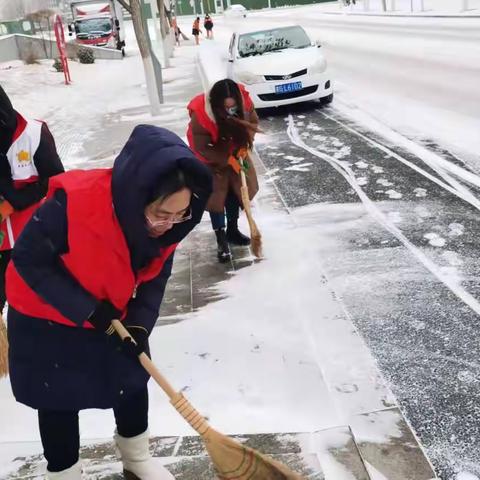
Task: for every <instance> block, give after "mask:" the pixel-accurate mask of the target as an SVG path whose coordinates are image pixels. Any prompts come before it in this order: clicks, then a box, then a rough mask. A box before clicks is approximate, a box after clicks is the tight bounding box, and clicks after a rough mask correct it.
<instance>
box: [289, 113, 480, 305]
mask: <svg viewBox="0 0 480 480" xmlns="http://www.w3.org/2000/svg"><path fill="white" fill-rule="evenodd" d="M287 135H288V137H289V139H290V141H291V142H292V143H293V144H294V145H296V146H297V147H299V148H302V149H303V150H305V151H307V152H309V153H310V154H311V155H313V156H315V157H317V158H320V159H321V160H324V161H326V162H327V163H328V164H329V165H330V166H331V167H332V168H334V169H335V170H336V171H337V172H338V173H339V174H340V175H342V177H343V178H345V180H346V181H347V182H348V184H349V185H350V186H351V187H352V188H353V190H355V192H356V193H357V195H358V197H359V198H360V200H361V202H362V203H363V205H364V207H365V209H366V210H367V212H368V213H369V214H370V215H371V216H372V217H373V218H374V219H375V220H376V221H377V223H379V224H380V225H381V226H383V227H384V228H385V230H387V231H388V232H390V233H391V234H392V235H393V236H394V237H395V238H396V239H397V240H398V241H400V242H401V243H402V244H403V245H404V246H405V247H406V248H407V249H408V250H409V251H410V253H412V255H413V256H414V257H415V258H416V259H417V260H418V261H419V262H420V263H421V264H422V265H423V266H424V267H425V268H426V269H427V270H429V271H430V273H431V274H432V275H433V276H434V277H435V278H437V280H439V281H440V282H441V283H443V284H444V285H445V286H446V287H447V288H448V289H449V290H450V291H451V292H452V293H454V294H455V295H456V296H457V297H458V298H459V299H460V300H461V301H463V302H464V303H465V304H466V305H468V306H469V307H470V308H471V309H472V310H473V311H474V312H475V313H476V314H477V315H480V302H479V301H478V300H477V299H476V298H475V297H474V296H473V295H471V294H470V293H469V292H467V291H466V290H465V289H464V288H463V287H462V286H461V285H459V284H457V283H456V282H455V281H452V279H451V278H450V277H449V276H448V275H445V274H444V273H443V272H442V270H441V268H440V267H439V266H438V265H437V264H436V263H435V262H433V261H431V260H430V259H429V258H428V257H427V256H426V255H425V254H424V253H423V252H422V251H421V250H420V249H419V248H417V247H416V246H415V245H413V243H411V242H410V240H408V238H407V237H406V236H405V235H404V234H403V233H402V232H401V231H400V230H399V229H398V228H397V227H396V226H395V225H394V224H393V223H392V222H391V221H389V220H388V218H387V217H386V216H385V215H384V214H383V213H382V212H381V210H380V209H379V208H378V207H377V206H376V205H375V203H374V202H373V201H372V200H371V199H370V198H369V197H368V196H367V194H366V193H365V192H364V191H363V190H362V188H361V187H360V185H359V184H358V182H357V180H356V178H355V174H354V173H353V171H352V170H351V168H350V167H348V166H346V165H344V164H343V163H342V162H341V161H339V160H337V159H336V158H334V157H332V156H331V155H328V154H326V153H323V152H320V151H318V150H316V149H315V148H312V147H309V146H308V145H307V144H305V142H304V141H303V140H302V138H301V137H300V134H299V132H298V129H297V128H296V126H295V122H294V120H293V116H292V115H289V116H288V127H287Z"/></svg>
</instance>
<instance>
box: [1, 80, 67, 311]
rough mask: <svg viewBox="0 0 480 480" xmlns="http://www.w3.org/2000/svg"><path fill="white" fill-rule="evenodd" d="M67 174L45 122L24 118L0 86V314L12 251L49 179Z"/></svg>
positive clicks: (45, 190)
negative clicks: (0, 211)
mask: <svg viewBox="0 0 480 480" xmlns="http://www.w3.org/2000/svg"><path fill="white" fill-rule="evenodd" d="M63 171H64V168H63V165H62V162H61V161H60V158H59V156H58V153H57V149H56V147H55V141H54V139H53V136H52V134H51V133H50V130H49V129H48V126H47V124H46V123H45V122H41V121H39V120H31V119H27V118H25V117H23V116H22V115H21V114H20V113H18V112H17V111H16V110H15V109H14V108H13V106H12V103H11V102H10V99H9V98H8V96H7V94H6V93H5V90H4V89H3V88H2V87H1V86H0V197H1V199H2V200H3V201H2V212H3V214H2V219H1V226H0V229H1V232H2V236H3V241H2V242H1V245H0V314H1V312H2V311H3V308H4V306H5V301H6V299H5V271H6V268H7V264H8V262H9V260H10V256H11V251H12V248H13V247H14V245H15V241H16V240H17V238H18V236H19V235H20V232H21V231H22V229H23V227H24V225H25V224H26V223H27V222H28V220H29V219H30V217H31V216H32V214H33V212H34V211H35V209H36V208H37V207H38V205H39V202H40V201H41V200H42V198H43V197H45V194H46V193H47V189H48V181H49V178H50V177H52V176H54V175H57V174H59V173H62V172H63Z"/></svg>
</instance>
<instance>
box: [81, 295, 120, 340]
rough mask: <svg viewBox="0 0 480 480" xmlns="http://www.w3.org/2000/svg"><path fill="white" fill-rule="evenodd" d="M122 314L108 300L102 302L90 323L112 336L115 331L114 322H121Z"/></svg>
mask: <svg viewBox="0 0 480 480" xmlns="http://www.w3.org/2000/svg"><path fill="white" fill-rule="evenodd" d="M121 314H122V312H121V311H120V310H117V309H116V308H115V307H114V306H113V305H112V304H111V303H110V302H109V301H108V300H102V301H101V302H99V303H98V304H97V308H95V310H94V311H93V313H92V314H91V315H90V317H89V318H88V321H89V322H90V323H91V324H92V325H93V326H94V327H95V328H96V329H97V330H101V331H102V332H105V333H106V334H107V335H111V334H112V333H113V332H114V331H115V329H114V328H113V326H112V320H119V319H120V316H121Z"/></svg>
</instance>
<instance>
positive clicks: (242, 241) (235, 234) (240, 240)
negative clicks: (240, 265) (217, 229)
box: [227, 224, 250, 247]
mask: <svg viewBox="0 0 480 480" xmlns="http://www.w3.org/2000/svg"><path fill="white" fill-rule="evenodd" d="M227 241H228V243H231V244H232V245H239V246H241V247H247V246H248V245H250V239H249V238H248V237H247V236H246V235H244V234H243V233H242V232H241V231H240V230H239V229H238V226H237V225H236V224H232V225H228V228H227Z"/></svg>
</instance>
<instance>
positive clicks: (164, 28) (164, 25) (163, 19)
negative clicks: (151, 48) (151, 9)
mask: <svg viewBox="0 0 480 480" xmlns="http://www.w3.org/2000/svg"><path fill="white" fill-rule="evenodd" d="M157 5H158V11H159V13H160V31H161V32H162V38H165V37H166V36H167V35H168V33H169V32H170V26H169V25H168V21H167V16H166V15H165V4H164V3H163V0H157Z"/></svg>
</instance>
